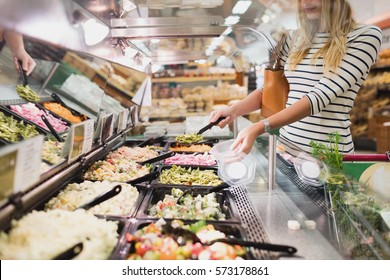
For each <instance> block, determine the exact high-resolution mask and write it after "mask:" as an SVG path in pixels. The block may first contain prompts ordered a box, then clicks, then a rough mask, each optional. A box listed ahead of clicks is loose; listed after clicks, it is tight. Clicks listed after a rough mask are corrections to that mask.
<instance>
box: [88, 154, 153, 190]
mask: <svg viewBox="0 0 390 280" xmlns="http://www.w3.org/2000/svg"><path fill="white" fill-rule="evenodd" d="M100 160H105V158H103V159H100ZM93 164H94V162H93V163H91V164H90V165H88V167H86V168H85V169H84V170H83V171H82V174H81V175H80V178H82V180H88V181H92V182H96V181H103V180H91V179H85V178H84V174H85V173H86V172H87V170H88V169H89V167H90V166H92V165H93ZM154 173H158V165H156V164H152V167H151V169H150V172H149V173H148V174H146V175H143V176H141V177H138V178H135V179H132V180H130V181H125V182H120V183H128V184H129V183H130V184H134V183H133V182H132V181H133V180H141V181H142V182H140V183H135V184H137V185H139V186H143V187H147V186H148V185H149V183H150V182H151V181H152V180H153V179H154V177H155V176H157V174H156V175H155V176H153V177H152V178H147V177H150V175H153V174H154ZM143 178H147V179H145V180H142V179H143Z"/></svg>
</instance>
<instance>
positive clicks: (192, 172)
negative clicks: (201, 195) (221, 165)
mask: <svg viewBox="0 0 390 280" xmlns="http://www.w3.org/2000/svg"><path fill="white" fill-rule="evenodd" d="M159 181H160V182H161V183H162V184H178V185H186V186H191V185H199V186H218V185H220V184H222V183H223V182H222V180H221V179H219V177H218V175H216V174H215V172H214V171H213V170H200V169H199V168H196V169H193V168H191V167H190V168H184V167H180V166H177V165H172V168H169V169H164V170H163V171H162V172H161V174H160V177H159Z"/></svg>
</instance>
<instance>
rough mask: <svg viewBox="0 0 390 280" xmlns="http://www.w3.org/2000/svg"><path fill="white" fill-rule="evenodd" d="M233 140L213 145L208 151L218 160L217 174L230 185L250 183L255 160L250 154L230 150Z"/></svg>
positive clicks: (253, 174) (254, 170)
mask: <svg viewBox="0 0 390 280" xmlns="http://www.w3.org/2000/svg"><path fill="white" fill-rule="evenodd" d="M233 142H234V140H229V141H225V142H221V143H219V144H217V145H215V146H214V147H213V148H212V149H211V151H210V153H211V154H212V155H213V156H214V157H215V158H216V160H217V161H218V176H219V177H220V178H221V179H222V180H223V181H225V182H226V183H227V184H229V185H230V186H238V185H241V186H242V185H247V184H249V183H251V182H252V181H253V179H254V177H255V173H256V161H255V159H254V157H253V156H252V155H251V154H248V155H247V154H245V153H238V152H235V151H232V150H230V146H231V145H232V144H233Z"/></svg>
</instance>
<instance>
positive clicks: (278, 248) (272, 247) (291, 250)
mask: <svg viewBox="0 0 390 280" xmlns="http://www.w3.org/2000/svg"><path fill="white" fill-rule="evenodd" d="M216 242H223V243H226V244H230V245H240V246H244V247H252V248H256V249H260V250H267V251H274V252H283V253H288V254H290V255H292V254H295V253H296V252H297V251H298V250H297V248H295V247H292V246H287V245H279V244H271V243H263V242H254V241H246V240H242V239H236V238H231V239H230V238H221V239H215V240H213V241H211V242H210V243H216Z"/></svg>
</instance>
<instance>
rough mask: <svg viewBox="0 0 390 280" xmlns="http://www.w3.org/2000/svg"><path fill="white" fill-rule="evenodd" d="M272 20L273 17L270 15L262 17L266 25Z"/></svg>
mask: <svg viewBox="0 0 390 280" xmlns="http://www.w3.org/2000/svg"><path fill="white" fill-rule="evenodd" d="M270 19H271V17H270V16H269V15H266V14H264V15H263V16H262V17H261V20H262V21H263V22H264V23H267V22H269V21H270Z"/></svg>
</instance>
